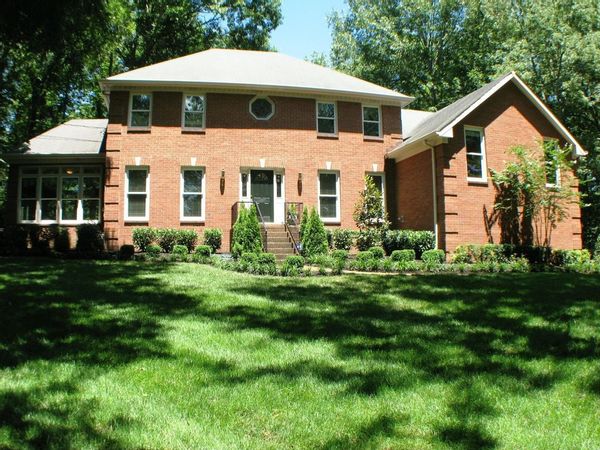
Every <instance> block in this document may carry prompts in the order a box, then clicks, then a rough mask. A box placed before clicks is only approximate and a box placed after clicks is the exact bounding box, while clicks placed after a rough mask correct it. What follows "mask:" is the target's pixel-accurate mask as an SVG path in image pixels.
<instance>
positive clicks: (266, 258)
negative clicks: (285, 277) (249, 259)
mask: <svg viewBox="0 0 600 450" xmlns="http://www.w3.org/2000/svg"><path fill="white" fill-rule="evenodd" d="M257 262H258V263H259V264H273V265H274V264H275V255H274V254H273V253H261V254H260V255H258V259H257Z"/></svg>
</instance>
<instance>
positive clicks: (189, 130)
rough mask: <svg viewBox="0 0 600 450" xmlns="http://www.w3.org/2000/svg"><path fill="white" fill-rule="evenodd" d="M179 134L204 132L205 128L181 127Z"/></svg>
mask: <svg viewBox="0 0 600 450" xmlns="http://www.w3.org/2000/svg"><path fill="white" fill-rule="evenodd" d="M181 134H206V128H182V129H181Z"/></svg>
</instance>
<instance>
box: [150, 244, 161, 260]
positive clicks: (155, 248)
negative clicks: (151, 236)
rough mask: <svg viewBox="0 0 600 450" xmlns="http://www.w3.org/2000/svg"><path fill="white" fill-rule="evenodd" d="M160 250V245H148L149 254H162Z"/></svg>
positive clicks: (153, 255) (154, 255)
mask: <svg viewBox="0 0 600 450" xmlns="http://www.w3.org/2000/svg"><path fill="white" fill-rule="evenodd" d="M160 252H161V248H160V245H156V244H150V245H149V246H148V247H146V253H147V254H148V256H151V257H157V256H158V255H160Z"/></svg>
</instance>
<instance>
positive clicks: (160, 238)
mask: <svg viewBox="0 0 600 450" xmlns="http://www.w3.org/2000/svg"><path fill="white" fill-rule="evenodd" d="M178 237H179V233H178V230H175V229H173V228H160V229H158V230H156V240H157V242H158V245H160V248H161V249H162V251H163V252H164V253H171V252H172V251H173V246H174V245H176V244H177V238H178Z"/></svg>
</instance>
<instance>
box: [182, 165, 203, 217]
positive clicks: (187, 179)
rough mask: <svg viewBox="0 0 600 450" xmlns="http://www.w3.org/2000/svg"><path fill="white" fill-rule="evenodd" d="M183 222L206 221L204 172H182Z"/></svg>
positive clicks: (191, 169)
mask: <svg viewBox="0 0 600 450" xmlns="http://www.w3.org/2000/svg"><path fill="white" fill-rule="evenodd" d="M181 220H183V221H194V220H204V170H202V169H199V168H195V167H194V168H185V169H182V170H181Z"/></svg>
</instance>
